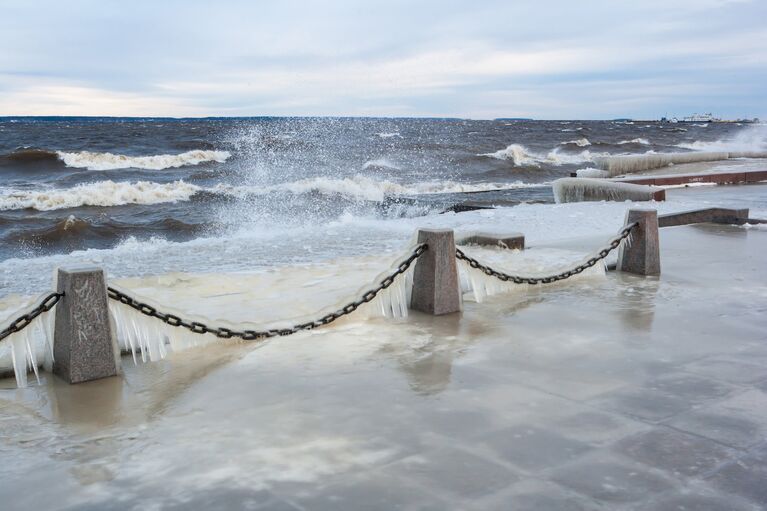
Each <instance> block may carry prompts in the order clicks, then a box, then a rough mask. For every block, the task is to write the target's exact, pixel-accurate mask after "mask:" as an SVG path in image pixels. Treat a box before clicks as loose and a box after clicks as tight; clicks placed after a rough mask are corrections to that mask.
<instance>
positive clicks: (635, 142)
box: [618, 138, 650, 145]
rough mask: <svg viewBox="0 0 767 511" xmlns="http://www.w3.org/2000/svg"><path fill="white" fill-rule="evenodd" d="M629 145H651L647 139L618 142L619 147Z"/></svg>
mask: <svg viewBox="0 0 767 511" xmlns="http://www.w3.org/2000/svg"><path fill="white" fill-rule="evenodd" d="M628 144H634V145H650V141H649V140H647V139H646V138H632V139H631V140H621V141H620V142H618V145H628Z"/></svg>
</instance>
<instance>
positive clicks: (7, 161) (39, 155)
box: [0, 147, 59, 166]
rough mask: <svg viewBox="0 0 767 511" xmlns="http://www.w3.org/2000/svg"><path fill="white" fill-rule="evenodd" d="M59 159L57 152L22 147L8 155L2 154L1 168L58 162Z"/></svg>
mask: <svg viewBox="0 0 767 511" xmlns="http://www.w3.org/2000/svg"><path fill="white" fill-rule="evenodd" d="M58 158H59V157H58V155H57V154H56V152H55V151H48V150H46V149H37V148H35V147H22V148H19V149H16V150H15V151H12V152H10V153H7V154H0V166H2V165H20V164H22V165H23V164H30V163H39V162H46V161H57V160H58Z"/></svg>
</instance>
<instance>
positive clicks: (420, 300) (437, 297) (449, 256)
mask: <svg viewBox="0 0 767 511" xmlns="http://www.w3.org/2000/svg"><path fill="white" fill-rule="evenodd" d="M418 243H427V244H428V245H429V249H428V250H427V251H426V252H424V253H423V255H422V256H421V257H419V258H418V261H416V265H415V270H414V272H413V293H412V296H411V298H410V308H411V309H414V310H418V311H421V312H426V313H428V314H434V315H435V316H438V315H441V314H450V313H451V312H458V311H460V310H461V289H460V282H459V281H458V268H457V266H456V260H455V238H454V237H453V231H452V230H449V229H434V230H432V229H422V230H419V231H418Z"/></svg>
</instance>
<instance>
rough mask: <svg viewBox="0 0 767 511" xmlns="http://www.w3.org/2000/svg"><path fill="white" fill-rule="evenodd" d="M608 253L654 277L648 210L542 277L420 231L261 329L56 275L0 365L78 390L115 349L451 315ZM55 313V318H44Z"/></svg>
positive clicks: (22, 319) (575, 270)
mask: <svg viewBox="0 0 767 511" xmlns="http://www.w3.org/2000/svg"><path fill="white" fill-rule="evenodd" d="M629 236H631V237H632V239H631V240H630V241H631V243H628V242H627V240H628V238H629ZM616 248H618V249H619V250H620V252H619V255H618V264H617V269H618V270H621V271H626V272H631V273H637V274H640V275H658V274H659V273H660V265H659V248H658V217H657V212H656V211H654V210H630V211H629V212H628V214H627V218H626V222H625V224H624V227H623V228H622V230H621V231H620V232H619V234H618V235H617V236H616V237H614V238H612V239H611V241H610V243H609V245H608V246H606V247H605V248H603V249H601V250H599V251H598V252H597V253H595V254H594V255H592V256H591V257H589V258H587V259H585V260H584V261H582V262H580V263H579V264H577V265H575V266H574V267H571V268H568V269H565V270H562V271H558V272H556V273H553V274H548V275H524V276H522V275H514V274H509V273H506V272H505V271H500V270H497V269H494V268H492V267H490V266H488V265H486V264H483V263H481V262H479V261H478V260H477V259H474V258H473V257H471V256H470V255H468V254H466V253H465V252H464V251H463V250H461V249H459V248H456V244H455V238H454V233H453V231H452V230H428V229H422V230H419V231H418V233H417V241H416V242H415V243H414V244H413V245H411V247H410V248H409V249H408V251H407V252H406V253H405V255H404V256H402V257H401V258H400V259H398V260H397V261H396V262H395V263H394V265H393V266H392V267H391V269H390V270H388V271H386V272H384V273H382V274H381V275H379V276H378V278H377V279H376V280H375V283H374V284H373V285H372V286H371V287H364V288H362V289H361V290H360V291H359V292H358V293H357V294H356V295H355V297H354V298H353V299H351V300H350V301H348V302H343V303H341V304H338V305H336V306H334V307H328V308H326V309H324V310H322V311H320V312H318V313H317V314H315V315H313V316H306V317H301V318H293V319H290V320H284V321H281V322H274V323H271V324H266V325H263V324H262V325H255V324H251V323H239V324H233V323H230V322H228V321H224V320H215V321H211V320H210V319H209V318H205V317H202V316H195V315H191V314H188V313H184V312H182V311H178V310H174V309H172V308H168V307H166V306H164V305H162V304H160V303H157V302H155V301H153V300H151V299H149V298H143V297H139V296H138V295H136V294H134V293H133V292H131V291H129V290H128V289H124V288H122V287H119V286H115V285H110V286H107V283H106V278H105V276H104V272H103V270H102V269H100V268H93V267H73V268H59V269H58V273H57V279H56V281H57V283H56V289H57V290H56V292H54V293H50V294H48V295H45V296H44V297H41V298H40V299H38V300H36V301H33V302H31V303H30V304H29V305H28V306H27V307H25V308H24V309H23V310H22V311H21V316H19V317H18V318H17V319H14V320H13V321H8V323H7V326H6V327H4V328H3V329H1V330H0V360H2V355H3V352H2V350H9V352H10V356H11V358H12V361H13V369H14V373H15V375H16V381H17V384H18V386H19V387H23V386H25V385H26V383H27V372H28V370H31V371H32V372H34V373H35V375H38V373H37V371H38V367H39V366H40V365H43V366H44V367H45V368H48V369H50V368H51V366H52V370H53V372H54V373H55V374H57V375H59V376H61V377H62V378H64V379H65V380H67V381H68V382H70V383H78V382H83V381H89V380H94V379H98V378H104V377H107V376H114V375H117V374H119V373H120V364H121V362H120V352H121V351H127V352H130V353H131V354H132V356H133V359H134V361H135V362H138V360H139V357H140V359H141V360H142V361H151V360H158V359H161V358H163V357H165V356H166V355H167V354H168V353H169V352H170V351H177V350H183V349H186V348H189V347H192V346H198V345H202V344H208V343H210V342H212V341H215V340H218V339H232V338H237V339H241V340H243V341H252V340H262V339H268V338H272V337H276V336H285V335H290V334H294V333H297V332H301V331H305V330H312V329H314V328H319V327H322V326H325V325H328V324H330V323H332V322H334V321H336V320H337V319H339V318H341V317H344V316H346V315H348V314H351V313H354V312H357V313H358V314H364V315H366V316H367V317H371V316H385V317H404V316H407V315H408V310H409V309H413V310H418V311H421V312H425V313H427V314H432V315H442V314H450V313H454V312H458V311H460V310H461V309H462V303H463V300H462V297H463V293H464V292H470V293H473V295H474V298H475V300H476V301H477V302H480V301H482V299H483V298H484V297H485V296H487V295H490V294H496V293H498V292H502V291H506V290H509V289H510V288H511V287H512V286H519V285H523V286H537V285H541V284H552V283H555V282H559V281H561V280H565V279H569V278H572V277H575V276H577V275H582V274H584V273H587V272H590V271H598V270H599V269H603V264H604V258H605V257H607V255H608V254H609V253H610V252H611V251H613V250H615V249H616ZM595 267H596V268H597V269H596V270H593V268H595ZM54 306H55V307H56V314H55V318H54V315H53V314H51V313H50V311H51V310H52V309H53V307H54ZM54 357H55V360H54Z"/></svg>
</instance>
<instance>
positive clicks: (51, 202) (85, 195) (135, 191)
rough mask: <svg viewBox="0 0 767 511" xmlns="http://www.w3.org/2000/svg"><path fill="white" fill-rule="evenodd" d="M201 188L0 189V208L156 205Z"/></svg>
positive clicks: (107, 184) (144, 184)
mask: <svg viewBox="0 0 767 511" xmlns="http://www.w3.org/2000/svg"><path fill="white" fill-rule="evenodd" d="M200 190H201V188H200V187H198V186H195V185H192V184H189V183H185V182H184V181H175V182H172V183H164V184H163V183H152V182H149V181H138V182H135V183H115V182H114V181H99V182H97V183H87V184H82V185H77V186H75V187H72V188H59V189H49V190H38V191H34V190H7V189H6V190H0V210H11V209H36V210H38V211H50V210H54V209H66V208H77V207H81V206H123V205H126V204H160V203H163V202H176V201H185V200H189V199H190V198H191V197H192V196H193V195H194V194H195V193H197V192H198V191H200Z"/></svg>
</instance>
